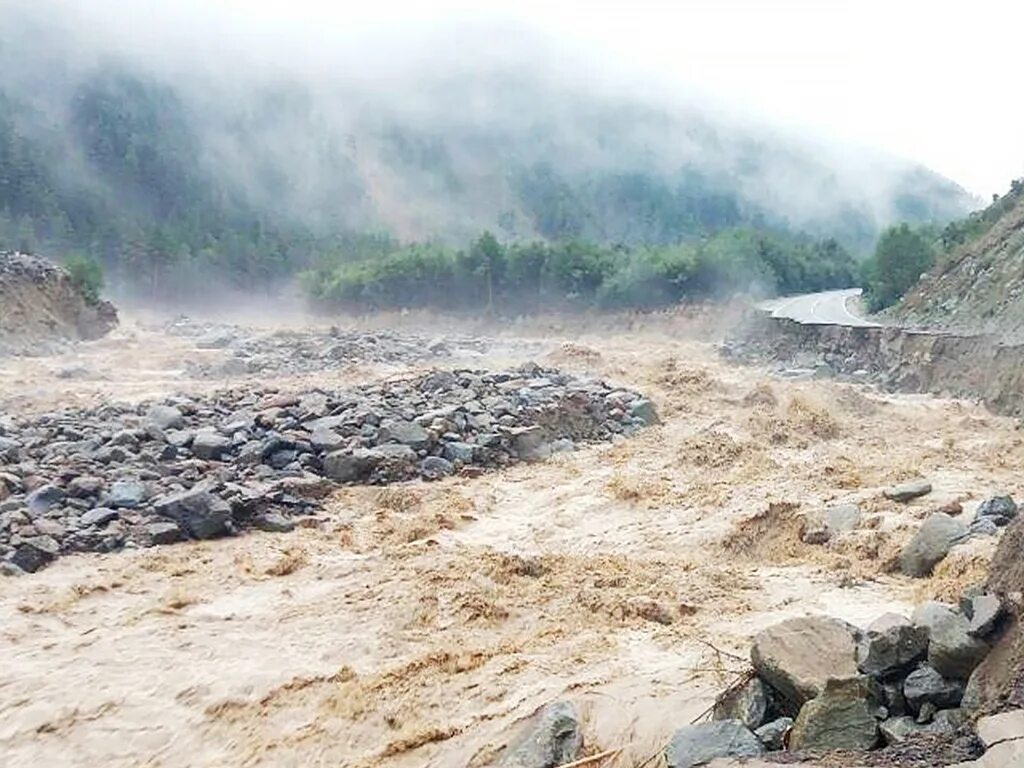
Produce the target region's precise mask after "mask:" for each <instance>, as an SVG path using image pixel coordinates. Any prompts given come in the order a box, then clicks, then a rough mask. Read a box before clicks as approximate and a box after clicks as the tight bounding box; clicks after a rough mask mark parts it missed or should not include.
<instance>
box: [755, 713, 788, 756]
mask: <svg viewBox="0 0 1024 768" xmlns="http://www.w3.org/2000/svg"><path fill="white" fill-rule="evenodd" d="M792 727H793V718H791V717H780V718H778V719H776V720H772V721H771V722H770V723H765V724H764V725H762V726H761V727H760V728H757V729H756V730H755V731H754V735H755V736H757V738H758V739H759V740H760V742H761V743H762V744H764V747H765V749H768V750H771V751H776V750H780V749H783V748H785V746H786V734H787V733H789V731H790V729H791V728H792Z"/></svg>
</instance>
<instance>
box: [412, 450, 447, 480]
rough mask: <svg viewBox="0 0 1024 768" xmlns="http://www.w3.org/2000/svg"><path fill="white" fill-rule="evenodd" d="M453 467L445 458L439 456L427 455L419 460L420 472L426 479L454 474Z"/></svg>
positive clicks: (436, 478)
mask: <svg viewBox="0 0 1024 768" xmlns="http://www.w3.org/2000/svg"><path fill="white" fill-rule="evenodd" d="M454 472H455V467H454V466H453V465H452V463H451V462H450V461H448V460H447V459H442V458H441V457H440V456H428V457H427V458H425V459H424V460H423V461H422V462H420V474H421V475H422V476H423V478H424V479H426V480H440V479H441V478H442V477H448V476H449V475H451V474H454Z"/></svg>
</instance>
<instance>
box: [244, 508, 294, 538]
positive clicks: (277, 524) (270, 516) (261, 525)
mask: <svg viewBox="0 0 1024 768" xmlns="http://www.w3.org/2000/svg"><path fill="white" fill-rule="evenodd" d="M252 522H253V525H254V526H255V527H256V528H258V529H259V530H261V531H267V532H268V533H289V532H291V531H293V530H295V523H293V522H292V521H291V520H289V519H288V518H287V517H285V516H284V515H280V514H278V513H277V512H264V513H263V514H260V515H256V516H255V517H254V518H253V519H252Z"/></svg>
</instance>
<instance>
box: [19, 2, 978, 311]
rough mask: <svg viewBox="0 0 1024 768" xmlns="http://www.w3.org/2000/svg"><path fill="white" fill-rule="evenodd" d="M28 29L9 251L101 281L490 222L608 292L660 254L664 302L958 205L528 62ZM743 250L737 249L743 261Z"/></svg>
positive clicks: (823, 155) (460, 234)
mask: <svg viewBox="0 0 1024 768" xmlns="http://www.w3.org/2000/svg"><path fill="white" fill-rule="evenodd" d="M35 23H36V25H37V26H35V27H33V28H31V30H30V32H31V34H28V33H26V34H21V35H19V34H18V30H17V29H16V27H17V24H14V23H11V24H8V25H5V26H4V28H3V29H2V30H0V248H3V247H8V248H17V249H23V250H41V251H44V252H48V253H52V254H54V255H56V256H59V257H62V256H65V255H67V254H70V253H80V254H84V255H86V256H88V257H91V258H93V259H96V260H97V261H99V262H100V263H102V264H103V265H104V267H105V269H106V271H107V274H108V283H113V284H114V285H118V286H123V285H126V284H131V285H133V286H135V287H140V286H141V287H143V288H144V289H145V290H147V291H148V292H150V293H151V294H152V295H154V296H161V295H168V296H173V295H175V294H180V293H181V292H183V291H191V290H192V289H193V288H194V287H195V286H196V285H205V284H208V283H209V282H210V279H211V276H215V277H216V279H218V280H226V281H227V282H229V283H231V284H233V285H236V286H240V287H244V288H251V287H257V286H262V285H267V284H269V283H272V282H273V281H274V280H276V279H278V278H282V277H286V276H289V275H293V274H296V273H297V272H299V271H302V270H308V269H314V270H317V271H315V272H314V273H313V274H317V275H320V276H321V277H322V276H324V275H325V274H326V272H325V271H324V270H325V266H324V265H325V264H329V265H331V269H332V270H334V271H336V270H337V269H338V268H339V267H342V266H344V265H346V264H357V263H362V262H364V261H365V259H366V257H367V256H373V255H380V253H381V251H382V250H383V251H386V252H387V254H388V255H389V256H390V257H391V259H392V262H394V261H395V260H396V259H397V260H401V257H396V256H394V254H395V253H396V252H399V251H401V250H402V247H404V245H405V244H410V243H416V242H419V243H432V244H434V246H436V248H437V249H440V250H444V249H449V250H451V249H453V248H454V249H458V250H461V252H463V255H464V256H465V254H467V253H468V250H467V249H468V248H469V244H470V243H471V242H472V241H474V240H476V239H477V238H479V236H480V233H481V232H484V231H491V232H493V233H494V235H495V236H496V238H497V240H498V241H500V242H501V243H503V244H506V245H507V246H509V247H511V248H512V251H511V252H519V251H518V250H516V249H519V250H522V249H523V248H525V247H526V244H528V243H538V244H539V245H538V246H537V247H549V246H551V247H555V250H558V247H559V246H558V244H564V243H568V242H577V243H583V244H587V243H589V244H592V245H587V246H586V247H587V248H591V249H595V250H594V252H595V253H596V252H600V253H601V254H602V256H601V257H600V259H599V261H602V263H604V262H606V261H607V262H609V263H615V268H614V269H612V268H610V267H609V268H607V269H605V272H606V273H607V274H604V275H603V277H602V280H601V281H600V282H601V283H602V284H604V282H605V281H606V280H611V279H612V277H613V276H614V275H615V274H619V273H623V274H624V273H626V272H627V271H630V272H629V273H630V274H633V273H636V271H637V270H639V271H640V273H642V274H643V275H644V276H646V275H648V274H652V273H659V270H660V271H661V272H664V271H665V270H666V269H668V272H669V273H671V274H672V275H675V278H674V280H675V282H674V283H673V285H674V286H675V287H674V288H669V289H666V291H667V295H676V294H677V293H678V292H679V290H681V289H680V288H679V286H682V285H687V284H696V283H701V280H697V281H696V283H694V282H693V281H692V280H691V279H690V277H684V276H682V275H683V273H686V274H689V272H688V271H687V269H689V268H687V269H682V268H681V267H679V266H678V265H679V264H682V263H684V262H688V261H693V262H694V263H697V262H700V261H701V260H702V259H703V260H705V261H706V260H707V259H709V258H711V257H710V256H708V254H711V253H718V252H720V251H721V250H722V248H723V247H724V246H723V245H722V244H723V243H730V242H734V243H740V242H743V243H747V242H754V241H757V239H758V238H760V239H761V240H762V241H764V242H767V240H765V238H768V239H770V240H771V242H772V243H773V246H772V247H774V248H781V249H782V250H783V251H784V252H786V253H787V254H788V255H787V256H786V259H788V260H792V262H793V264H788V265H787V266H786V267H785V268H784V269H782V268H780V269H779V270H775V269H774V268H773V269H772V270H769V271H770V272H771V274H770V275H768V277H767V278H766V279H763V280H762V278H765V275H764V274H762V273H763V272H764V270H760V271H758V270H754V273H750V272H749V271H748V270H743V269H740V270H739V272H741V273H743V274H744V277H745V278H747V282H750V281H752V280H758V281H761V282H762V284H765V285H767V286H768V288H769V289H780V288H794V287H795V288H799V287H804V286H805V285H807V286H809V285H812V284H817V283H820V282H821V281H820V280H818V279H817V278H815V279H813V280H808V281H805V283H800V284H799V285H791V283H792V280H791V279H790V277H788V276H787V275H792V274H798V273H799V272H800V270H801V269H804V267H797V266H794V264H797V263H804V262H806V258H807V253H808V252H812V251H815V249H819V250H820V248H821V246H820V243H822V242H824V241H825V240H827V239H830V238H831V241H830V242H832V245H830V246H827V248H826V250H829V249H831V250H830V251H829V252H830V253H833V254H834V253H839V252H840V251H842V250H843V249H845V250H846V251H849V252H851V253H853V254H858V253H862V252H866V251H867V250H868V249H870V247H871V246H872V245H873V243H874V241H875V239H876V237H877V235H878V233H879V232H880V230H881V228H882V227H884V226H885V225H887V224H889V223H891V222H893V221H901V220H909V221H916V222H922V221H933V220H938V221H946V220H949V219H951V218H954V217H957V216H960V215H962V214H963V213H964V212H965V211H966V210H967V209H968V207H969V206H970V203H971V200H970V198H969V197H968V196H967V195H966V193H965V192H964V191H963V190H962V189H960V188H959V187H957V186H956V185H955V184H953V183H951V182H949V181H947V180H945V179H942V178H941V177H938V176H936V175H935V174H932V173H930V172H928V171H927V170H925V169H922V168H920V167H916V166H912V165H909V164H905V163H901V162H899V161H896V160H892V159H890V158H884V157H878V156H872V155H870V153H863V154H862V155H858V156H850V154H849V153H839V152H835V151H832V150H830V149H828V148H827V147H825V146H823V145H820V144H816V143H812V142H809V141H803V140H798V139H795V138H793V137H791V136H786V135H783V134H781V133H778V132H776V131H773V130H771V129H770V128H767V127H764V126H752V125H747V124H741V123H739V122H735V121H733V122H730V121H728V120H725V119H713V118H712V117H711V116H710V115H709V114H705V113H704V112H702V111H701V110H700V109H699V108H697V107H694V106H678V105H676V106H667V105H658V104H653V103H650V101H649V100H644V99H641V98H639V97H633V96H629V95H626V94H625V93H623V92H613V91H611V90H606V91H601V90H596V89H583V88H580V87H579V86H578V85H574V84H571V81H570V80H568V79H566V78H563V77H561V76H559V75H556V73H554V72H546V71H541V70H540V69H538V68H537V67H530V66H524V67H518V68H495V67H491V68H482V69H481V70H480V71H473V72H466V71H458V72H447V71H436V70H435V69H431V68H430V67H425V66H415V65H414V66H411V67H409V69H408V71H407V73H406V74H407V77H408V78H409V82H407V83H403V85H402V87H401V88H377V87H373V86H372V84H368V83H366V82H358V81H353V80H351V79H349V80H343V79H331V78H329V77H327V78H324V79H322V80H320V81H318V82H315V83H313V82H306V81H303V80H301V79H299V78H296V77H289V76H284V75H282V76H280V77H276V78H267V77H264V78H262V79H248V78H246V77H244V76H243V75H242V74H241V73H236V74H232V73H231V72H219V73H218V75H217V77H215V78H214V77H207V78H206V79H202V80H200V79H197V78H191V77H183V76H178V77H172V76H170V75H169V74H168V71H167V70H160V69H158V68H153V67H147V66H144V65H143V64H142V63H140V62H138V61H134V60H132V59H131V58H130V57H125V56H108V55H97V54H95V52H93V54H92V55H90V56H84V55H83V54H82V52H81V50H80V49H81V46H73V45H71V44H70V42H68V38H66V37H62V35H61V33H60V32H59V31H58V30H55V29H49V28H47V27H46V26H45V24H43V26H42V27H41V28H40V27H39V26H38V25H39V24H42V22H39V21H38V20H37V21H36V22H35ZM33 40H34V41H37V44H35V45H33V44H32V43H31V41H33ZM40 40H42V41H44V42H45V45H42V44H39V43H38V41H40ZM44 51H45V54H44ZM421 64H422V63H421ZM730 232H731V233H734V234H733V235H729V234H728V233H730ZM735 233H747V234H746V235H743V234H735ZM751 233H754V234H751ZM716 238H718V239H717V240H716ZM751 238H753V239H751ZM382 243H385V244H387V247H384V248H383V249H382V247H381V244H382ZM709 243H710V245H709ZM715 243H717V244H715ZM814 243H818V244H819V245H813V244H814ZM544 244H547V245H544ZM782 244H784V245H782ZM797 244H799V245H797ZM503 247H505V246H503ZM737 247H738V248H739V246H737ZM743 247H746V246H745V245H744V246H743ZM672 249H675V250H672ZM837 249H838V250H837ZM726 250H728V249H726ZM769 250H770V249H769ZM670 251H671V252H672V253H673V254H675V255H672V256H666V254H667V253H669V252H670ZM740 251H742V248H739V250H738V251H737V252H735V253H733V252H732V251H729V253H728V254H727V256H728V259H730V260H731V261H732V262H734V263H738V264H748V263H750V258H749V255H744V254H743V253H741V252H740ZM452 254H453V255H451V256H450V257H445V258H446V263H448V262H450V263H452V264H454V263H455V262H456V261H457V260H458V259H457V258H456V256H455V255H454V251H453V252H452ZM616 254H618V255H616ZM624 254H629V255H628V257H627V256H625V255H624ZM637 254H640V255H637ZM655 254H660V255H655ZM770 260H771V259H770V258H769V261H770ZM777 260H778V259H776V261H777ZM840 260H841V259H839V258H838V257H837V258H836V259H833V261H834V262H835V263H838V262H839V261H840ZM667 262H671V263H673V264H676V267H673V268H671V269H669V268H666V267H665V263H667ZM805 266H806V265H805ZM833 267H834V264H833V265H832V266H828V267H827V268H824V269H822V270H812V272H815V274H816V275H817V274H819V273H821V274H824V273H825V272H828V271H829V270H831V272H832V273H833V274H834V275H841V276H840V277H834V278H833V280H832V282H833V283H834V282H835V281H837V280H838V281H840V282H848V277H846V275H848V274H849V273H850V268H849V265H848V264H847V265H846V266H844V267H843V268H842V269H839V270H836V269H833ZM716 269H717V268H716ZM731 269H735V265H733V266H723V267H722V268H721V269H717V272H716V274H727V273H729V271H730V270H731ZM360 270H362V273H365V270H366V267H365V266H360V267H351V268H349V267H345V268H344V269H342V272H344V274H345V275H347V277H344V278H341V277H338V278H337V279H336V280H334V282H333V283H332V285H333V286H334V287H333V288H331V287H329V286H328V285H327V283H324V284H323V285H322V286H321V287H320V288H318V291H319V292H320V293H321V294H322V295H328V294H332V292H333V293H347V292H348V291H349V289H344V290H342V288H340V287H339V286H341V285H342V284H346V285H347V284H348V282H351V280H353V279H355V278H353V277H352V276H353V275H354V274H356V272H359V271H360ZM362 273H361V274H362ZM782 273H786V274H785V275H783V274H782ZM694 274H695V273H694ZM691 277H692V275H691ZM617 279H618V280H619V281H620V282H621V281H622V280H625V279H626V278H625V277H619V278H617ZM643 280H646V277H644V278H643ZM643 280H641V282H643ZM688 281H689V282H688ZM704 282H707V280H704ZM826 282H828V281H826ZM609 286H611V283H609ZM595 290H596V289H595ZM617 290H618V289H614V288H613V287H608V288H607V289H606V292H610V293H615V292H616V291H617ZM630 290H632V288H631V289H630ZM569 292H570V293H573V291H572V290H569ZM619 292H620V293H621V291H619ZM663 292H664V291H663Z"/></svg>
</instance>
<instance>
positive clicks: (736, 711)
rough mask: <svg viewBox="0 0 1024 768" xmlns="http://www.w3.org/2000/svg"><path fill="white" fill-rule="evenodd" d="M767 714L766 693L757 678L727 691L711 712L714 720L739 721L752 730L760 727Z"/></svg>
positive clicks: (762, 684)
mask: <svg viewBox="0 0 1024 768" xmlns="http://www.w3.org/2000/svg"><path fill="white" fill-rule="evenodd" d="M767 714H768V691H767V690H766V689H765V686H764V683H762V682H761V679H760V678H758V677H752V678H751V679H750V680H748V681H747V682H746V683H745V684H744V685H742V686H740V687H739V688H735V689H733V690H731V691H729V692H728V693H727V694H726V695H725V696H723V697H722V698H721V699H720V700H719V701H718V702H717V703H716V704H715V708H714V710H713V712H712V717H713V718H714V719H715V720H739V721H740V722H741V723H743V724H744V725H745V726H746V727H747V728H750V729H751V730H753V729H754V728H757V727H758V726H759V725H761V724H762V723H763V722H764V720H765V716H766V715H767Z"/></svg>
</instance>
